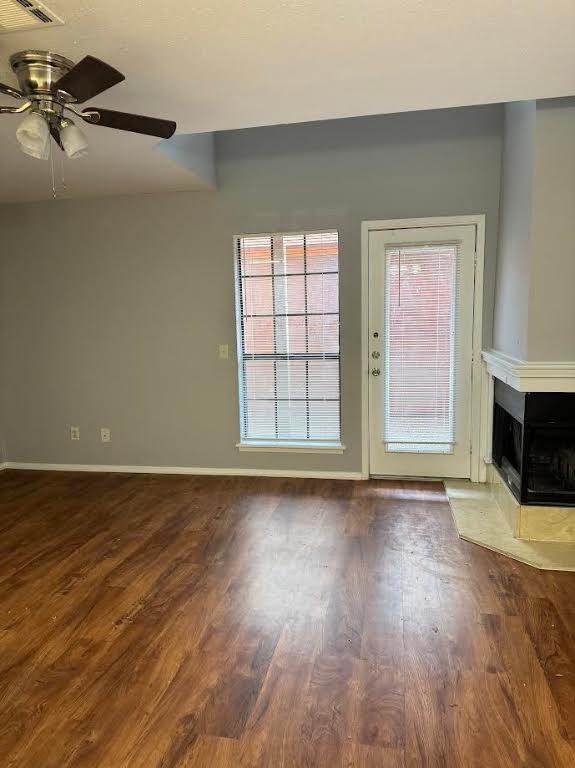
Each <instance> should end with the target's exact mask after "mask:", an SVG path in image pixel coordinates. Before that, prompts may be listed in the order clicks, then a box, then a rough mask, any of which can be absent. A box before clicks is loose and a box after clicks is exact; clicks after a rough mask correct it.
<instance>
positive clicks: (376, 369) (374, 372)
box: [371, 368, 381, 376]
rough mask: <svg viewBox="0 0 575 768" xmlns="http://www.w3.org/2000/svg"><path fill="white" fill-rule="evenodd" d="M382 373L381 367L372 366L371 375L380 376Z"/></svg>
mask: <svg viewBox="0 0 575 768" xmlns="http://www.w3.org/2000/svg"><path fill="white" fill-rule="evenodd" d="M380 373H381V371H380V370H379V368H372V369H371V375H372V376H379V374H380Z"/></svg>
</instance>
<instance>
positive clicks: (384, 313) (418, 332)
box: [368, 225, 476, 477]
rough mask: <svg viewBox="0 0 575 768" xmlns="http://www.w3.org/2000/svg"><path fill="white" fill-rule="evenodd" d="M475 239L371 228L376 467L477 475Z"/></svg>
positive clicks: (458, 233) (427, 230) (470, 230)
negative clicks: (473, 468)
mask: <svg viewBox="0 0 575 768" xmlns="http://www.w3.org/2000/svg"><path fill="white" fill-rule="evenodd" d="M475 239H476V229H475V226H473V225H466V226H441V227H421V228H413V229H383V230H377V231H371V232H370V234H369V347H368V350H369V355H370V360H369V369H370V376H369V379H370V384H369V429H370V474H371V475H375V476H381V475H406V476H418V477H470V470H471V365H472V357H473V354H472V353H473V299H474V265H475Z"/></svg>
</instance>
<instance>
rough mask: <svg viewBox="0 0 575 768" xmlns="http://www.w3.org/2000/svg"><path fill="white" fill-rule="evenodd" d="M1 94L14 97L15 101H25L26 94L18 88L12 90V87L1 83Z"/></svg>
mask: <svg viewBox="0 0 575 768" xmlns="http://www.w3.org/2000/svg"><path fill="white" fill-rule="evenodd" d="M0 93H5V94H6V95H7V96H12V98H13V99H23V98H24V94H23V93H22V91H19V90H18V89H17V88H12V86H11V85H6V84H5V83H0Z"/></svg>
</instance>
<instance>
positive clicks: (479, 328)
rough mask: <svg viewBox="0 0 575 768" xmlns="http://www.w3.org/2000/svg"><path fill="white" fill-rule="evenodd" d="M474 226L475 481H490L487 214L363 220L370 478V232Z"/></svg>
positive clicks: (365, 430)
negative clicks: (485, 334)
mask: <svg viewBox="0 0 575 768" xmlns="http://www.w3.org/2000/svg"><path fill="white" fill-rule="evenodd" d="M465 225H473V226H475V228H476V251H475V286H474V295H473V363H472V383H471V480H472V481H473V482H476V483H477V482H480V483H484V482H486V466H485V461H484V460H483V457H484V456H486V455H487V453H488V451H489V447H488V445H487V443H486V439H487V433H486V430H485V426H484V425H485V423H486V422H487V420H488V419H489V418H491V417H490V415H489V413H488V408H489V402H488V399H489V398H488V381H487V378H488V377H487V376H486V373H485V370H484V367H483V365H482V359H481V352H482V339H483V272H484V260H485V214H477V215H470V216H436V217H431V218H427V217H426V218H418V219H383V220H376V221H362V223H361V446H362V450H361V457H362V458H361V476H362V478H363V479H368V478H369V430H370V423H369V375H370V373H369V370H370V365H369V363H370V360H369V233H370V232H373V231H377V230H381V229H413V228H417V227H446V226H465Z"/></svg>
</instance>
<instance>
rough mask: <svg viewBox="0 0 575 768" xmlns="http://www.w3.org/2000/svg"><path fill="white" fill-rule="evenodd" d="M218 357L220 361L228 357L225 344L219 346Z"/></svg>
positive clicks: (228, 353) (227, 349) (228, 351)
mask: <svg viewBox="0 0 575 768" xmlns="http://www.w3.org/2000/svg"><path fill="white" fill-rule="evenodd" d="M218 355H219V358H220V360H227V359H228V358H229V356H230V350H229V347H228V345H227V344H220V345H219V347H218Z"/></svg>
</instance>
